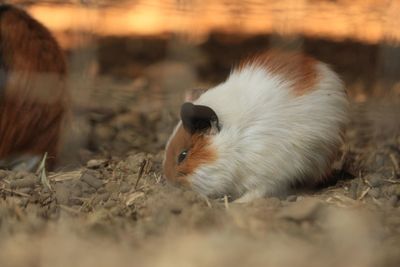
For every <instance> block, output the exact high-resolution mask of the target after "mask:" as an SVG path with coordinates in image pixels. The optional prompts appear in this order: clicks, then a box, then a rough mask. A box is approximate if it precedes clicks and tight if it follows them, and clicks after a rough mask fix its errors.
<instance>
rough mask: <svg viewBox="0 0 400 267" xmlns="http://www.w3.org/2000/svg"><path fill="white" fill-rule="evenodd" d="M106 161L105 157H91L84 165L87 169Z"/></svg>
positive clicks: (97, 166)
mask: <svg viewBox="0 0 400 267" xmlns="http://www.w3.org/2000/svg"><path fill="white" fill-rule="evenodd" d="M106 162H107V160H105V159H91V160H89V161H88V162H87V163H86V167H88V168H89V169H96V168H99V167H100V166H102V165H104V164H105V163H106Z"/></svg>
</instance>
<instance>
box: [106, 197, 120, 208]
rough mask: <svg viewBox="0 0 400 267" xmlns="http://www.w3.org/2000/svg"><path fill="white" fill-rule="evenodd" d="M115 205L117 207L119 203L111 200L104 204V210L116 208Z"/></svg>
mask: <svg viewBox="0 0 400 267" xmlns="http://www.w3.org/2000/svg"><path fill="white" fill-rule="evenodd" d="M115 205H117V201H115V200H112V199H110V200H108V201H107V202H106V203H104V208H106V209H110V208H112V207H115Z"/></svg>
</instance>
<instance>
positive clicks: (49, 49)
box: [0, 4, 67, 169]
mask: <svg viewBox="0 0 400 267" xmlns="http://www.w3.org/2000/svg"><path fill="white" fill-rule="evenodd" d="M65 75H66V63H65V58H64V55H63V53H62V51H61V48H60V47H59V45H58V43H57V42H56V40H55V38H54V37H53V36H52V35H51V33H50V32H49V31H48V30H47V29H46V28H45V27H44V26H43V25H42V24H41V23H40V22H38V21H37V20H35V19H33V18H32V17H31V16H30V15H28V14H27V13H26V12H25V11H23V10H21V9H18V8H16V7H14V6H11V5H5V4H4V5H0V168H1V167H3V168H16V167H17V166H20V167H21V166H23V165H20V164H21V163H24V164H25V165H24V166H25V168H24V169H32V168H34V167H35V165H37V163H38V162H39V161H40V159H41V158H42V157H43V155H44V153H46V152H47V155H48V157H47V158H48V166H49V167H52V166H54V163H55V160H56V156H57V153H58V150H59V149H58V147H59V140H60V133H61V129H62V125H63V122H64V117H65V114H66V110H67V91H66V84H65ZM20 167H17V169H20Z"/></svg>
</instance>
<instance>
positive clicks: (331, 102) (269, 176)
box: [163, 50, 348, 202]
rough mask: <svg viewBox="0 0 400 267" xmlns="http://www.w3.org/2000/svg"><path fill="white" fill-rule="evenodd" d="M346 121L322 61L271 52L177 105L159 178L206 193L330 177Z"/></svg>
mask: <svg viewBox="0 0 400 267" xmlns="http://www.w3.org/2000/svg"><path fill="white" fill-rule="evenodd" d="M347 121H348V99H347V95H346V92H345V88H344V85H343V83H342V81H341V80H340V79H339V77H338V76H337V75H336V74H335V73H334V72H333V71H332V70H331V69H330V68H329V67H328V66H327V65H325V64H324V63H321V62H319V61H317V60H315V59H313V58H311V57H308V56H306V55H303V54H300V53H293V52H283V51H278V50H276V51H270V52H267V53H264V54H260V55H258V56H256V57H254V58H252V59H248V60H245V61H243V62H242V63H241V64H239V66H238V67H237V68H235V69H233V70H232V72H231V74H230V76H229V77H228V79H227V80H226V81H225V82H223V83H222V84H219V85H218V86H216V87H214V88H211V89H209V90H207V91H206V92H205V93H203V94H202V95H201V96H200V97H199V98H198V99H197V100H196V101H194V102H193V103H184V104H183V105H182V107H181V121H180V122H179V123H178V125H177V126H176V128H175V130H174V132H173V134H172V136H171V137H170V139H169V141H168V144H167V147H166V154H165V159H164V162H163V169H164V175H165V176H166V178H167V180H169V181H172V182H175V183H178V184H182V185H186V186H189V187H191V188H193V189H194V190H195V191H198V192H199V193H200V194H202V195H205V196H207V197H222V196H224V195H228V196H231V197H232V198H234V199H236V200H237V201H238V202H247V201H251V200H253V199H255V198H259V197H263V196H277V195H282V194H285V193H287V192H288V189H289V188H290V186H291V185H292V184H295V183H298V182H301V183H305V182H317V181H319V180H321V179H323V178H324V177H326V176H327V175H329V173H330V169H331V164H332V161H333V160H334V159H335V157H336V154H337V152H338V149H339V147H340V145H341V143H342V136H343V131H344V128H345V125H346V123H347Z"/></svg>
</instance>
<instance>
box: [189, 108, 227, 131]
mask: <svg viewBox="0 0 400 267" xmlns="http://www.w3.org/2000/svg"><path fill="white" fill-rule="evenodd" d="M181 119H182V124H183V128H185V129H186V130H187V131H188V132H190V133H192V134H194V133H200V132H206V131H209V132H210V133H212V134H214V133H217V132H219V130H220V128H219V123H218V116H217V114H216V113H215V111H214V110H212V109H211V108H210V107H207V106H202V105H193V104H192V103H184V104H183V105H182V107H181Z"/></svg>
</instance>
